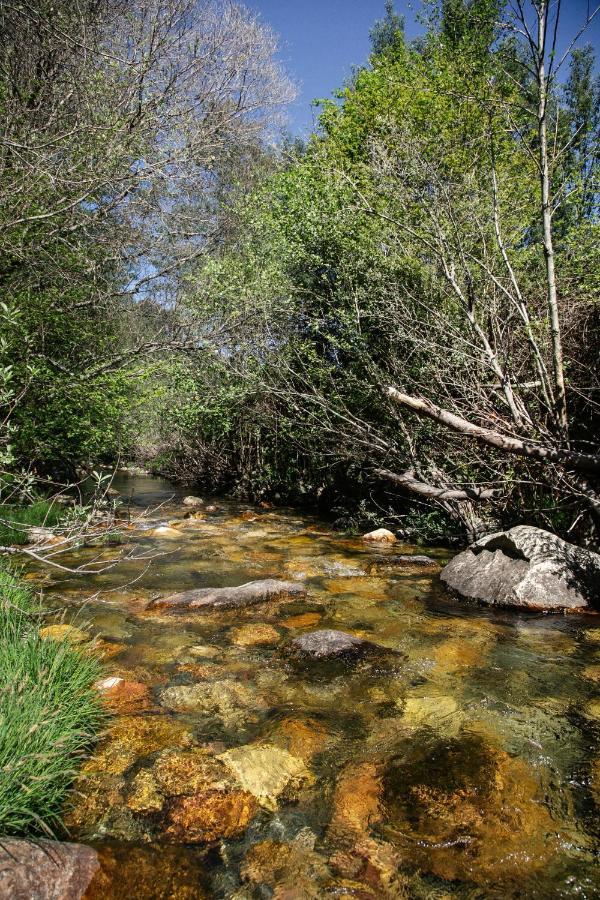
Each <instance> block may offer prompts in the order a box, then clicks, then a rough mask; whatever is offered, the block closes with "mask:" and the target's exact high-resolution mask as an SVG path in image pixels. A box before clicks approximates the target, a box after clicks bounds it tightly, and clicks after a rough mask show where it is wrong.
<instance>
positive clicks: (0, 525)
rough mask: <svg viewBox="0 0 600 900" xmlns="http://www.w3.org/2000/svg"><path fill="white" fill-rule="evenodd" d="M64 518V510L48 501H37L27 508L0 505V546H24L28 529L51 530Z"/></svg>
mask: <svg viewBox="0 0 600 900" xmlns="http://www.w3.org/2000/svg"><path fill="white" fill-rule="evenodd" d="M64 516H65V510H64V508H63V507H62V506H61V505H60V504H58V503H53V502H52V501H50V500H37V501H36V502H35V503H31V504H30V505H29V506H10V505H0V544H2V545H4V546H5V547H6V546H9V545H10V544H26V543H27V530H28V528H29V527H31V526H33V525H36V526H41V527H42V528H53V527H54V526H55V525H58V524H59V523H60V521H61V519H62V518H64Z"/></svg>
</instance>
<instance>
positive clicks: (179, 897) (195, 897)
mask: <svg viewBox="0 0 600 900" xmlns="http://www.w3.org/2000/svg"><path fill="white" fill-rule="evenodd" d="M97 853H98V857H99V862H100V871H99V872H98V873H97V875H96V876H95V878H94V880H93V882H92V884H91V885H90V887H89V889H88V891H87V892H86V894H85V900H107V898H111V900H124V898H127V900H129V898H135V900H157V898H161V900H162V898H164V900H166V898H169V900H205V898H208V897H210V896H211V894H210V892H209V891H208V890H205V887H204V881H205V879H206V867H205V864H204V860H203V858H202V855H201V854H199V853H198V850H197V849H196V848H186V847H178V846H169V845H168V844H164V843H163V844H151V845H147V846H136V845H135V844H132V843H130V842H128V841H124V842H120V843H114V842H111V843H102V844H101V845H99V847H98V849H97ZM37 896H38V895H36V897H37ZM53 900H56V898H55V897H54V895H53Z"/></svg>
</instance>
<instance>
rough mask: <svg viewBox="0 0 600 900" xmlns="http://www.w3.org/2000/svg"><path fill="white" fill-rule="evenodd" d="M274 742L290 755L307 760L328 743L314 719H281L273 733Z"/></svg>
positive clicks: (323, 730) (322, 730)
mask: <svg viewBox="0 0 600 900" xmlns="http://www.w3.org/2000/svg"><path fill="white" fill-rule="evenodd" d="M273 740H274V741H275V743H277V744H278V745H280V746H281V747H283V748H284V749H285V750H287V751H288V753H291V754H292V756H296V757H298V759H303V760H304V761H305V762H309V761H310V760H311V759H312V758H313V756H315V755H316V754H317V753H320V752H321V750H323V749H324V747H325V746H326V745H327V743H328V734H327V732H326V731H325V729H324V728H323V726H322V725H320V724H319V723H318V722H316V721H315V720H314V719H292V718H287V719H283V720H282V721H281V722H280V723H279V728H278V729H277V731H276V732H275V734H274V735H273Z"/></svg>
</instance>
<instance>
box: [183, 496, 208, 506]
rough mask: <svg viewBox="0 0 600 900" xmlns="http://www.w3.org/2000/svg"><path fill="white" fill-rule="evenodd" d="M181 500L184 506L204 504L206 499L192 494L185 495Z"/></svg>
mask: <svg viewBox="0 0 600 900" xmlns="http://www.w3.org/2000/svg"><path fill="white" fill-rule="evenodd" d="M181 502H182V503H183V505H184V506H202V504H203V503H204V500H203V499H202V497H194V496H193V495H191V494H190V496H189V497H184V498H183V500H182V501H181Z"/></svg>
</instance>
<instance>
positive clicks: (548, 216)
mask: <svg viewBox="0 0 600 900" xmlns="http://www.w3.org/2000/svg"><path fill="white" fill-rule="evenodd" d="M547 24H548V2H547V0H541V2H540V5H539V8H538V45H537V79H538V92H539V99H538V139H539V161H540V182H541V193H542V209H541V212H542V228H543V243H544V258H545V261H546V290H547V301H548V318H549V320H550V333H551V339H552V365H553V370H554V403H555V409H556V420H557V423H558V427H559V429H560V431H561V434H562V436H563V437H564V438H565V439H566V438H568V430H569V426H568V418H567V397H566V392H565V374H564V363H563V349H562V338H561V328H560V316H559V310H558V291H557V287H556V269H555V259H554V241H553V238H552V206H551V199H550V164H549V157H548V79H547V77H546V68H545V48H546V28H547Z"/></svg>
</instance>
